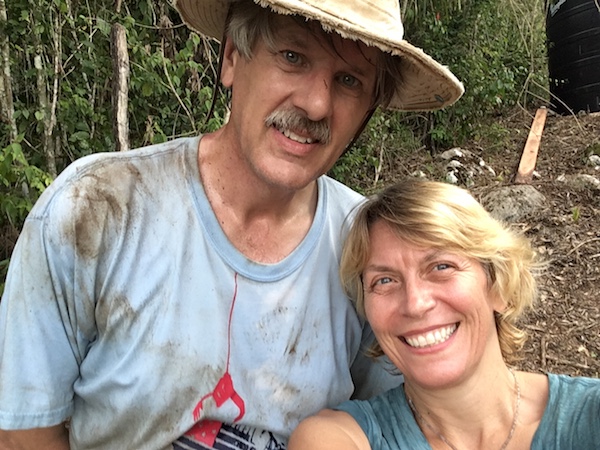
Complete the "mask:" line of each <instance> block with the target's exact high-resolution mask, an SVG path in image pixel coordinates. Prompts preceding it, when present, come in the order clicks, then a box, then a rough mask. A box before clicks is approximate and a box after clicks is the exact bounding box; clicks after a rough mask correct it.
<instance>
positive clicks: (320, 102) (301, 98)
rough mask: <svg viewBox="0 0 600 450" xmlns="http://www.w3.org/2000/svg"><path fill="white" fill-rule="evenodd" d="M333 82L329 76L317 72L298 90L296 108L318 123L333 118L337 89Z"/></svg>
mask: <svg viewBox="0 0 600 450" xmlns="http://www.w3.org/2000/svg"><path fill="white" fill-rule="evenodd" d="M333 82H334V81H333V79H332V77H331V76H329V75H328V74H326V73H323V72H316V73H315V74H313V76H311V77H307V78H306V79H305V80H304V81H303V82H302V85H301V86H299V89H297V95H296V98H295V103H296V106H297V107H298V108H300V109H302V110H303V111H304V112H305V113H306V116H307V117H308V118H309V119H310V120H312V121H314V122H318V121H320V120H323V119H327V118H329V116H331V114H332V112H333V95H334V89H335V87H334V86H333Z"/></svg>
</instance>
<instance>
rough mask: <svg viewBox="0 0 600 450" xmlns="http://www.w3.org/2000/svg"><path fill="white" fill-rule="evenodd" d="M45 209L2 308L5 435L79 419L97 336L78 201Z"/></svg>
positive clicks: (0, 415) (12, 271) (0, 422)
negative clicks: (86, 360)
mask: <svg viewBox="0 0 600 450" xmlns="http://www.w3.org/2000/svg"><path fill="white" fill-rule="evenodd" d="M43 203H44V202H40V205H37V208H34V210H33V211H32V213H30V216H29V217H28V219H27V220H26V222H25V224H24V227H23V230H22V231H21V234H20V236H19V239H18V241H17V245H16V246H15V250H14V252H13V255H12V258H11V264H10V268H9V273H8V276H7V281H6V285H5V291H4V294H3V297H2V301H1V302H0V428H5V429H26V428H33V427H47V426H52V425H56V424H59V423H61V422H63V421H65V420H66V419H67V418H68V417H69V416H70V415H71V412H72V408H73V385H74V383H75V381H76V379H77V377H78V376H79V364H80V363H81V361H82V359H83V356H84V354H85V351H86V350H87V348H88V344H89V341H90V339H93V336H94V331H93V330H94V296H93V290H92V289H91V288H90V287H89V286H91V285H92V284H93V281H92V280H91V278H93V276H90V275H89V274H90V271H89V270H82V271H76V270H75V265H76V264H77V261H76V259H75V258H74V255H73V245H72V242H70V241H69V239H70V238H69V235H72V236H73V235H74V233H71V234H69V233H68V231H69V229H70V228H72V227H73V220H72V216H73V214H75V212H76V211H75V209H76V208H77V206H76V202H75V201H73V200H72V198H71V197H69V196H66V197H65V198H64V199H63V200H62V201H57V202H53V203H52V204H50V205H48V204H46V205H44V204H43ZM72 239H74V238H72ZM76 272H77V273H76ZM75 277H77V278H78V280H77V281H76V280H75ZM76 299H77V302H76V301H75V300H76Z"/></svg>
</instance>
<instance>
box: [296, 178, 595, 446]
mask: <svg viewBox="0 0 600 450" xmlns="http://www.w3.org/2000/svg"><path fill="white" fill-rule="evenodd" d="M540 266H541V265H540V263H538V262H537V261H536V259H535V255H534V252H533V250H532V249H531V246H530V244H529V242H528V241H527V240H526V239H525V238H524V237H523V236H521V235H520V234H518V233H516V232H514V231H512V230H511V229H509V228H508V227H506V226H504V225H503V224H501V223H500V222H498V221H496V220H495V219H494V218H492V217H491V216H490V215H489V214H488V213H487V212H486V211H485V209H484V208H483V207H482V206H481V205H480V204H479V203H478V202H477V201H476V200H475V199H474V198H473V197H472V196H471V195H470V194H469V193H468V192H467V191H466V190H464V189H461V188H459V187H456V186H453V185H449V184H445V183H437V182H428V181H416V180H411V181H405V182H402V183H399V184H396V185H394V186H391V187H389V188H387V189H386V190H384V191H383V192H382V193H381V194H380V195H378V196H376V197H375V198H373V199H371V200H369V201H368V202H366V203H365V204H364V205H363V206H362V207H361V209H360V210H359V212H358V214H357V217H356V221H355V222H354V224H353V227H352V229H351V232H350V234H349V236H348V240H347V241H346V244H345V247H344V253H343V256H342V263H341V268H340V273H341V277H342V281H343V283H344V286H345V288H346V290H347V292H348V294H349V295H350V296H351V298H353V299H354V300H355V301H356V305H357V308H358V310H359V312H360V313H362V314H364V315H365V316H366V318H367V320H368V321H369V322H370V323H371V326H372V328H373V331H374V333H375V336H376V338H377V343H376V345H375V347H374V348H372V349H371V354H372V355H373V356H378V355H382V354H385V355H387V356H388V357H389V359H390V360H391V362H392V363H393V364H394V365H395V366H396V368H397V369H398V370H399V371H401V372H402V373H403V374H404V380H405V381H404V384H403V385H401V386H400V387H398V388H396V389H393V390H391V391H388V392H386V393H384V394H382V395H380V396H378V397H375V398H373V399H371V400H368V401H349V402H345V403H342V404H341V405H340V406H339V407H338V408H336V410H324V411H322V412H320V413H319V414H318V415H316V416H313V417H310V418H308V419H306V420H304V421H303V422H302V423H301V424H300V426H299V428H298V429H297V430H296V431H295V432H294V434H293V435H292V437H291V439H290V442H289V447H288V450H299V449H311V450H319V449H345V450H346V449H350V450H352V449H354V450H366V449H373V450H380V449H431V448H433V449H526V448H532V449H545V450H547V449H591V448H598V445H600V444H599V443H600V380H597V379H591V378H571V377H568V376H564V375H552V374H548V375H544V374H538V373H527V372H521V371H517V370H515V369H513V368H512V367H511V364H513V363H514V362H515V361H516V360H517V358H518V352H519V350H520V349H521V348H522V346H523V343H524V340H525V334H524V332H523V331H521V330H520V329H519V328H518V327H517V326H516V323H517V320H518V319H519V317H520V316H521V314H522V313H523V312H524V311H525V310H526V309H527V308H529V307H530V306H531V305H532V303H533V300H534V298H535V296H536V292H537V291H536V283H535V280H534V277H533V273H534V272H535V271H536V270H537V269H539V268H540Z"/></svg>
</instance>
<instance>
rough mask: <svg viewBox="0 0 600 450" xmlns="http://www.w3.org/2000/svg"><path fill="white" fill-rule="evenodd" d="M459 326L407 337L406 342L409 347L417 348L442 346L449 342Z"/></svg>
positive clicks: (450, 326)
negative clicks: (443, 343)
mask: <svg viewBox="0 0 600 450" xmlns="http://www.w3.org/2000/svg"><path fill="white" fill-rule="evenodd" d="M456 328H457V325H456V324H454V325H449V326H447V327H444V328H438V329H437V330H434V331H430V332H429V333H425V334H420V335H418V336H411V337H405V338H404V340H405V341H406V343H407V344H408V345H410V346H411V347H415V348H423V347H431V346H432V345H437V344H441V343H442V342H445V341H447V340H448V338H449V337H450V336H452V333H454V332H455V331H456Z"/></svg>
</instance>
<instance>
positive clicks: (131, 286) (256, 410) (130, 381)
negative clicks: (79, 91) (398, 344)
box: [0, 138, 398, 450]
mask: <svg viewBox="0 0 600 450" xmlns="http://www.w3.org/2000/svg"><path fill="white" fill-rule="evenodd" d="M198 144H199V138H185V139H179V140H175V141H172V142H168V143H165V144H161V145H156V146H151V147H147V148H144V149H138V150H132V151H129V152H122V153H110V154H98V155H92V156H89V157H86V158H83V159H81V160H78V161H76V162H75V163H74V164H72V165H71V166H70V167H69V168H67V169H66V170H65V171H64V172H63V173H62V174H61V175H60V176H59V177H58V178H57V180H56V181H55V182H54V183H53V184H52V185H51V186H50V187H49V188H48V189H47V190H46V191H45V192H44V194H43V195H42V197H41V198H40V200H39V202H38V203H37V204H36V205H35V207H34V208H33V210H32V211H31V213H30V215H29V217H28V219H27V221H26V223H25V225H24V229H23V231H22V233H21V236H20V238H19V241H18V243H17V245H16V248H15V251H14V254H13V257H12V261H11V266H10V270H9V274H8V278H7V282H6V289H5V292H4V295H3V298H2V301H1V302H0V428H3V429H26V428H34V427H47V426H51V425H55V424H59V423H61V422H63V421H65V420H66V419H67V418H69V417H71V421H70V429H69V434H70V439H71V446H72V448H77V449H86V448H94V449H136V450H142V449H152V450H158V449H162V448H172V446H171V443H172V442H174V441H175V440H176V439H178V438H179V437H181V436H182V435H184V434H186V435H187V436H186V439H188V440H190V441H196V442H201V443H202V445H204V447H196V448H212V447H213V445H216V444H215V439H217V438H219V436H220V435H225V434H226V435H227V436H226V437H224V438H223V439H230V438H231V439H235V440H239V441H240V442H242V441H243V445H244V446H245V447H244V448H248V449H266V448H270V449H276V448H283V445H284V443H285V441H286V438H287V436H288V435H289V434H290V433H291V431H292V430H293V429H294V427H295V426H296V425H297V423H298V422H299V420H301V419H302V418H304V417H305V416H307V415H309V414H312V413H315V412H316V411H318V410H319V409H321V408H324V407H331V406H334V405H336V404H338V403H340V402H342V401H344V400H347V399H348V398H350V396H351V395H352V394H353V390H354V387H355V384H356V385H357V386H359V387H360V388H361V389H363V390H364V391H363V394H364V395H369V394H371V393H373V392H376V391H378V392H382V390H383V389H384V388H385V387H386V386H387V387H391V384H390V383H395V385H397V384H398V381H390V378H389V377H387V376H386V375H385V372H384V371H383V370H382V369H380V368H378V367H377V366H374V365H373V364H369V363H368V362H367V361H366V359H365V358H363V357H362V356H361V354H360V353H359V347H360V345H361V340H362V339H366V337H367V335H368V334H372V333H369V330H368V328H366V327H364V323H363V321H362V320H360V319H359V317H358V315H357V313H356V311H355V310H354V308H353V306H352V305H351V303H350V302H349V300H348V299H347V298H346V296H345V295H344V294H343V291H342V287H341V285H340V283H339V281H338V280H339V278H338V265H339V257H340V251H341V242H342V238H343V236H344V233H345V231H344V230H345V226H346V225H347V220H346V219H347V215H348V214H349V212H350V211H351V210H352V208H353V207H354V206H355V205H356V204H358V203H359V202H360V201H362V197H361V196H360V195H358V194H356V193H355V192H353V191H351V190H350V189H348V188H347V187H345V186H343V185H341V184H340V183H338V182H336V181H334V180H332V179H330V178H327V177H321V178H320V179H319V180H318V191H319V199H318V205H317V210H316V215H315V218H314V221H313V224H312V226H311V228H310V230H309V232H308V234H307V235H306V237H305V238H304V240H303V241H302V242H301V243H300V245H299V246H298V247H297V248H296V249H295V250H294V251H293V252H292V253H291V254H290V255H289V256H288V257H287V258H285V259H284V260H282V261H281V262H279V263H277V264H258V263H255V262H253V261H251V260H248V259H247V258H246V257H245V256H244V255H243V254H240V253H239V252H238V251H237V250H236V249H235V248H234V247H233V246H232V244H231V243H230V242H229V241H228V239H227V237H226V236H225V234H224V233H223V231H222V230H221V228H220V226H219V223H218V221H217V218H216V217H215V216H214V214H213V213H212V210H211V208H210V205H209V202H208V199H207V198H206V196H205V194H204V190H203V187H202V183H201V182H200V175H199V171H198V164H197V161H198V158H197V150H198ZM363 330H365V332H363ZM350 368H352V370H351V369H350ZM365 398H366V397H365ZM221 423H222V424H232V425H233V427H228V428H227V430H226V432H222V430H221V425H220V424H221ZM220 430H221V431H220ZM231 436H234V437H233V438H232V437H231ZM188 444H189V445H192V444H190V443H189V442H187V443H183V444H181V445H182V447H179V446H176V447H175V448H184V447H183V445H188ZM193 445H196V444H193Z"/></svg>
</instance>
